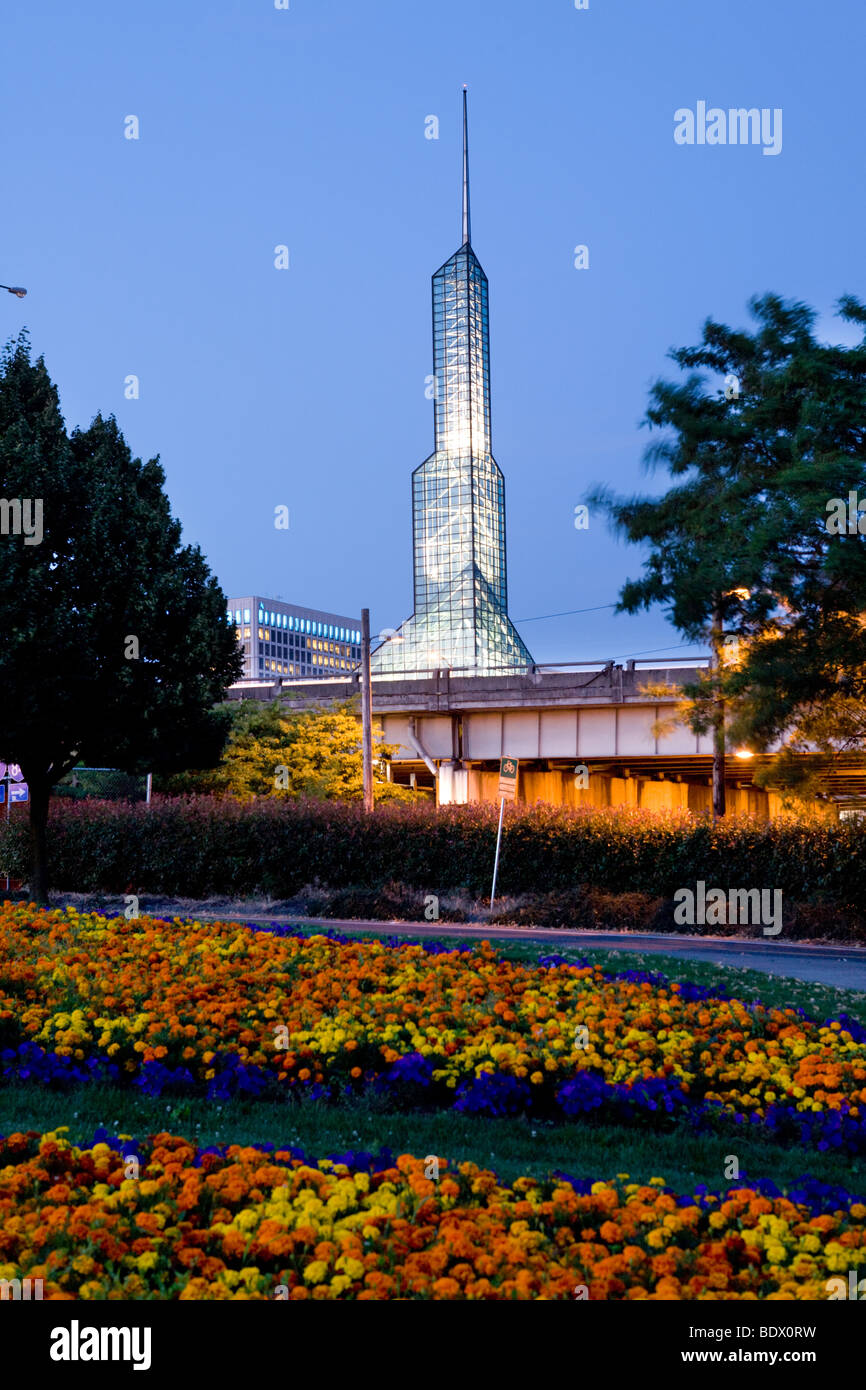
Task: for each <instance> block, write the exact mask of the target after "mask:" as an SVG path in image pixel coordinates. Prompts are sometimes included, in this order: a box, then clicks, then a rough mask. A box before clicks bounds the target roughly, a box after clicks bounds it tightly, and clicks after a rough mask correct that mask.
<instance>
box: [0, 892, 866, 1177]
mask: <svg viewBox="0 0 866 1390" xmlns="http://www.w3.org/2000/svg"><path fill="white" fill-rule="evenodd" d="M722 995H723V991H721V990H718V991H715V992H712V993H710V992H709V991H707V990H706V989H704V988H700V987H698V986H695V985H689V984H682V985H681V984H677V983H675V982H673V983H672V982H670V981H668V980H667V979H666V978H665V977H664V976H661V975H655V974H653V975H647V974H645V973H641V972H635V971H622V972H620V973H618V974H615V975H605V974H604V973H603V972H602V971H601V969H600V968H599V967H597V966H590V965H584V966H580V965H578V966H575V965H569V964H564V963H562V961H561V958H558V957H548V958H546V959H545V961H544V962H542V963H539V965H537V966H527V965H521V964H516V963H514V962H510V961H507V960H503V959H501V958H500V957H498V956H497V955H496V953H495V952H494V951H493V949H492V948H491V947H490V946H489V945H488V944H487V943H483V944H481V945H480V946H478V947H477V948H470V947H465V948H463V949H455V950H446V949H445V948H442V947H438V948H433V949H431V948H426V949H425V947H424V946H423V945H421V944H406V943H405V942H400V943H399V944H395V943H389V942H369V941H357V940H350V939H346V938H340V937H338V936H336V935H335V934H331V935H329V936H316V937H306V938H305V937H302V936H300V935H298V934H297V933H293V932H292V931H291V930H289V929H287V928H275V929H272V930H257V929H251V928H249V927H245V926H243V925H241V924H240V923H206V924H204V923H198V922H186V923H182V922H180V921H177V922H174V923H169V922H163V921H161V920H159V919H155V918H148V917H142V918H139V919H136V920H131V921H127V920H126V919H125V918H122V917H120V918H105V917H101V916H98V915H96V914H91V915H86V916H85V915H82V916H78V915H77V914H76V913H75V912H74V911H73V910H71V909H70V910H69V911H67V912H64V913H61V912H57V911H54V912H40V911H38V910H37V909H34V908H32V907H30V906H19V907H12V906H11V905H9V904H7V905H5V906H4V907H2V908H0V1047H2V1052H0V1068H2V1074H3V1076H4V1077H5V1078H6V1079H13V1078H19V1079H21V1080H25V1081H26V1080H28V1079H32V1080H36V1081H39V1082H41V1083H44V1084H63V1083H64V1082H68V1083H79V1082H81V1081H86V1080H88V1079H94V1080H109V1081H112V1082H115V1083H119V1084H130V1085H134V1086H137V1087H139V1088H140V1089H142V1090H144V1091H145V1092H146V1093H148V1094H151V1095H160V1094H163V1093H165V1092H183V1091H185V1090H194V1089H196V1088H197V1089H198V1090H199V1091H200V1092H202V1093H207V1094H208V1095H209V1096H210V1097H211V1098H227V1097H229V1096H232V1095H236V1094H251V1095H257V1094H263V1093H264V1092H265V1091H268V1090H271V1091H273V1090H276V1089H278V1088H281V1087H282V1088H285V1087H290V1088H297V1089H298V1090H300V1091H305V1092H307V1093H310V1092H312V1094H313V1095H314V1096H321V1095H324V1094H326V1093H329V1094H333V1095H335V1096H338V1095H340V1094H341V1093H344V1092H345V1091H346V1090H347V1089H348V1090H350V1091H351V1090H361V1089H363V1088H364V1087H367V1086H375V1087H377V1088H379V1089H384V1090H386V1091H387V1092H389V1094H390V1095H391V1096H392V1097H393V1099H394V1101H395V1103H398V1104H399V1103H405V1104H422V1105H424V1106H428V1107H429V1106H436V1105H443V1104H444V1105H453V1106H455V1107H456V1108H457V1109H458V1110H462V1111H466V1112H468V1113H485V1114H516V1113H519V1112H521V1111H527V1112H531V1113H534V1114H539V1115H551V1116H558V1117H560V1118H562V1117H563V1116H568V1117H573V1116H576V1115H591V1114H593V1113H599V1114H602V1113H603V1114H604V1116H605V1117H606V1118H614V1119H617V1120H626V1121H628V1120H633V1121H636V1122H650V1123H652V1124H654V1125H655V1124H657V1123H658V1121H659V1120H665V1121H669V1122H671V1123H673V1122H675V1121H676V1120H677V1118H678V1117H680V1118H682V1117H688V1118H689V1119H690V1120H691V1121H694V1122H697V1123H704V1122H707V1123H709V1122H710V1121H711V1120H712V1118H713V1116H715V1115H718V1114H721V1113H726V1114H727V1115H729V1116H731V1117H732V1118H734V1119H735V1120H737V1121H738V1122H739V1123H750V1122H751V1123H756V1124H760V1125H761V1126H762V1127H763V1128H766V1129H768V1130H771V1131H777V1132H779V1133H780V1134H781V1135H782V1136H784V1137H791V1138H795V1139H799V1140H802V1141H804V1142H814V1143H816V1144H818V1146H819V1147H821V1146H823V1147H826V1146H828V1145H833V1146H836V1147H841V1148H844V1149H847V1150H848V1151H850V1152H862V1151H866V1114H864V1102H866V1030H864V1029H863V1028H861V1027H860V1026H859V1025H858V1024H856V1023H855V1022H854V1021H853V1020H850V1019H845V1018H843V1019H841V1020H835V1021H832V1022H830V1023H827V1024H824V1025H822V1024H818V1023H816V1022H811V1021H810V1020H808V1019H806V1018H805V1017H804V1016H803V1015H802V1013H801V1012H800V1011H797V1010H793V1009H784V1010H783V1009H773V1008H768V1007H765V1006H764V1005H761V1004H751V1003H750V1004H745V1003H743V1002H742V1001H739V1000H737V999H735V998H724V997H722Z"/></svg>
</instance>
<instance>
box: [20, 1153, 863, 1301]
mask: <svg viewBox="0 0 866 1390" xmlns="http://www.w3.org/2000/svg"><path fill="white" fill-rule="evenodd" d="M425 1167H429V1163H428V1160H426V1159H421V1158H415V1157H411V1156H409V1155H402V1156H400V1157H397V1158H394V1157H392V1156H391V1155H390V1154H387V1153H384V1154H382V1155H379V1156H377V1157H371V1156H369V1155H367V1156H364V1155H354V1154H350V1155H344V1156H342V1157H338V1158H336V1159H334V1160H322V1161H320V1162H318V1163H316V1162H314V1161H312V1160H307V1159H305V1158H304V1156H303V1155H302V1154H300V1153H299V1152H298V1151H297V1150H280V1149H274V1148H271V1149H270V1150H265V1149H262V1148H242V1147H239V1146H237V1145H233V1146H230V1147H228V1148H225V1149H205V1150H199V1149H196V1148H195V1146H194V1145H193V1144H192V1143H191V1142H189V1141H188V1140H186V1139H183V1138H179V1137H175V1136H171V1135H168V1134H158V1135H156V1136H155V1137H154V1138H153V1139H152V1140H151V1141H150V1142H149V1143H147V1144H144V1145H135V1144H132V1143H129V1142H127V1143H123V1142H121V1140H120V1139H112V1138H110V1137H109V1136H107V1135H105V1134H104V1133H101V1132H100V1133H97V1135H96V1136H95V1138H94V1142H93V1144H92V1146H90V1147H85V1148H77V1147H76V1146H74V1145H72V1144H70V1143H69V1142H68V1141H67V1140H66V1138H65V1136H64V1133H63V1131H62V1130H60V1131H55V1132H54V1133H50V1134H45V1135H38V1134H35V1133H29V1134H12V1135H10V1136H8V1137H7V1138H5V1139H3V1138H0V1279H7V1280H11V1279H24V1278H29V1279H31V1280H35V1279H41V1280H42V1281H43V1296H44V1297H45V1298H46V1299H105V1298H108V1299H275V1298H288V1299H292V1300H298V1299H306V1298H314V1299H364V1300H369V1299H389V1298H404V1299H405V1298H409V1299H437V1300H446V1299H447V1300H455V1299H458V1300H462V1299H495V1300H498V1299H521V1300H522V1299H558V1300H562V1299H573V1298H575V1297H587V1296H588V1297H589V1298H590V1299H647V1298H648V1299H655V1300H668V1299H697V1298H700V1299H786V1300H787V1299H822V1298H827V1297H828V1296H829V1290H828V1288H827V1280H828V1279H829V1278H831V1277H840V1278H841V1279H842V1280H843V1281H844V1280H846V1279H847V1276H848V1272H849V1271H850V1270H860V1271H861V1272H862V1271H863V1268H864V1266H866V1205H864V1204H863V1202H862V1201H859V1200H856V1199H854V1198H851V1197H849V1196H847V1194H844V1193H840V1192H838V1191H835V1190H832V1189H829V1188H825V1187H822V1186H821V1185H820V1184H817V1183H806V1184H805V1185H804V1186H803V1187H802V1190H798V1191H792V1192H791V1193H790V1194H789V1196H783V1195H781V1194H779V1193H778V1192H777V1190H776V1189H774V1188H773V1187H772V1184H765V1185H764V1190H763V1191H759V1190H756V1188H754V1187H746V1186H744V1187H739V1188H732V1189H731V1190H730V1191H728V1192H727V1193H724V1194H710V1193H707V1192H706V1190H705V1189H698V1190H697V1191H696V1192H695V1193H691V1194H689V1195H687V1196H676V1195H674V1194H673V1193H672V1192H670V1191H668V1190H667V1189H665V1186H664V1183H663V1181H662V1179H660V1178H654V1179H653V1180H652V1181H651V1182H650V1183H649V1184H646V1185H641V1184H638V1183H632V1182H630V1181H629V1180H628V1175H627V1174H620V1175H619V1176H618V1177H617V1178H616V1179H614V1180H611V1181H608V1182H595V1183H592V1184H589V1183H585V1182H579V1181H576V1180H574V1179H570V1178H568V1177H567V1176H566V1175H564V1174H560V1175H555V1176H554V1178H553V1179H551V1180H549V1181H547V1182H540V1181H536V1180H535V1179H532V1178H519V1179H518V1180H517V1181H516V1182H515V1183H514V1184H513V1185H512V1186H510V1187H509V1186H505V1185H503V1184H502V1183H500V1182H499V1181H498V1180H497V1178H496V1177H495V1175H494V1174H493V1173H490V1172H487V1171H485V1170H483V1169H480V1168H478V1167H477V1166H476V1165H475V1164H472V1163H463V1164H460V1166H459V1168H458V1169H457V1170H456V1171H455V1172H454V1173H449V1172H448V1170H447V1168H446V1167H445V1165H444V1164H442V1165H441V1166H440V1172H439V1176H438V1178H436V1179H433V1178H428V1177H425ZM136 1169H137V1172H136V1174H135V1176H130V1172H131V1171H135V1170H136Z"/></svg>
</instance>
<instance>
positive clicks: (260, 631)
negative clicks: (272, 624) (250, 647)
mask: <svg viewBox="0 0 866 1390" xmlns="http://www.w3.org/2000/svg"><path fill="white" fill-rule="evenodd" d="M264 639H265V630H264V628H262V627H260V628H259V641H260V642H263V641H264Z"/></svg>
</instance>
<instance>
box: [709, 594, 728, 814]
mask: <svg viewBox="0 0 866 1390" xmlns="http://www.w3.org/2000/svg"><path fill="white" fill-rule="evenodd" d="M722 639H723V633H722V615H721V613H720V612H719V610H718V608H716V609H715V610H714V612H713V626H712V631H711V635H710V664H711V667H712V671H713V675H714V678H715V680H716V682H717V686H716V695H715V697H714V700H713V820H714V821H717V820H721V819H722V818H723V816H724V815H725V813H726V810H727V805H726V801H725V699H724V696H723V695H722V694H721V692H720V691H719V688H718V682H719V680H720V673H721V668H722Z"/></svg>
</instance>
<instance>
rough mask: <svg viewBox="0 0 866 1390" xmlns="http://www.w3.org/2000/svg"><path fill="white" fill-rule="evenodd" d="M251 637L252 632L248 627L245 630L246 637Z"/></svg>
mask: <svg viewBox="0 0 866 1390" xmlns="http://www.w3.org/2000/svg"><path fill="white" fill-rule="evenodd" d="M249 635H250V630H249V628H248V627H245V628H244V637H249Z"/></svg>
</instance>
